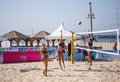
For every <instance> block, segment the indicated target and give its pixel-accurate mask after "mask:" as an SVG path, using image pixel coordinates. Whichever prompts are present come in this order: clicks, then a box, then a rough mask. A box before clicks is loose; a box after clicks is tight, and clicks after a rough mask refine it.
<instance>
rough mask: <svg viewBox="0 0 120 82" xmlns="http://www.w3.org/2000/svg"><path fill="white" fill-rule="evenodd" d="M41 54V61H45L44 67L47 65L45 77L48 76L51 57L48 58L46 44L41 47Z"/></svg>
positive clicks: (44, 71)
mask: <svg viewBox="0 0 120 82" xmlns="http://www.w3.org/2000/svg"><path fill="white" fill-rule="evenodd" d="M40 52H41V60H42V61H43V63H44V65H45V68H44V70H43V75H44V76H47V67H48V60H49V56H48V52H47V48H46V45H45V44H44V43H43V44H42V46H41V49H40Z"/></svg>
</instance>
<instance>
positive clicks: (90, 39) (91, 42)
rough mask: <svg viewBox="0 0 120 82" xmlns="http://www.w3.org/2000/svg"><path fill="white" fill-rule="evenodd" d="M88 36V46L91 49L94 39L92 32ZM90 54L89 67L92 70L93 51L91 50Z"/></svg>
mask: <svg viewBox="0 0 120 82" xmlns="http://www.w3.org/2000/svg"><path fill="white" fill-rule="evenodd" d="M88 37H89V41H88V47H89V49H92V47H93V39H92V37H91V35H90V34H89V35H88ZM88 56H89V59H88V64H89V68H88V69H89V70H90V69H91V68H90V66H91V65H92V51H91V50H90V51H89V52H88Z"/></svg>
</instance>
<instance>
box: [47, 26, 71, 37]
mask: <svg viewBox="0 0 120 82" xmlns="http://www.w3.org/2000/svg"><path fill="white" fill-rule="evenodd" d="M60 31H62V38H63V39H66V38H70V37H71V36H72V32H70V31H68V30H67V29H65V27H64V24H61V25H60V26H59V27H58V29H57V30H55V31H54V32H53V33H51V34H50V35H48V36H46V39H59V38H60V35H61V33H60Z"/></svg>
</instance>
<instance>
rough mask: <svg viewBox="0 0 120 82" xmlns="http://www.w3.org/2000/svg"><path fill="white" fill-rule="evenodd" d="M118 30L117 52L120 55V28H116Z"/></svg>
mask: <svg viewBox="0 0 120 82" xmlns="http://www.w3.org/2000/svg"><path fill="white" fill-rule="evenodd" d="M116 30H117V53H118V55H119V49H120V47H119V45H120V44H119V29H116Z"/></svg>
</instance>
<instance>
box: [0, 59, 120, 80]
mask: <svg viewBox="0 0 120 82" xmlns="http://www.w3.org/2000/svg"><path fill="white" fill-rule="evenodd" d="M86 63H87V61H75V62H74V64H71V63H70V62H68V61H65V64H66V69H65V70H63V71H61V70H60V67H59V65H58V61H57V60H52V61H49V66H48V76H47V77H45V76H43V74H42V69H43V67H44V65H43V63H42V62H27V63H9V64H0V82H120V60H102V61H101V60H99V61H98V60H94V61H93V65H92V68H91V70H88V69H87V65H86Z"/></svg>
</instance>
